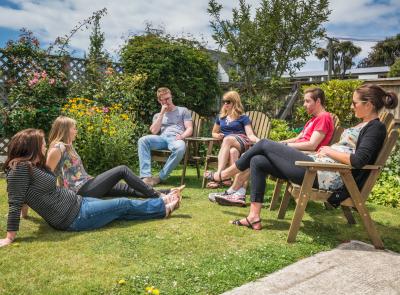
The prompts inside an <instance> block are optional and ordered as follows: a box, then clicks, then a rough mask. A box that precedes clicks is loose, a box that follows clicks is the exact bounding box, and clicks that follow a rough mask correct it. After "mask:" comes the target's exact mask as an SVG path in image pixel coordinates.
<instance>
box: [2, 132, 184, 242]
mask: <svg viewBox="0 0 400 295" xmlns="http://www.w3.org/2000/svg"><path fill="white" fill-rule="evenodd" d="M45 154H46V142H45V139H44V133H43V131H42V130H38V129H26V130H22V131H20V132H18V133H17V134H15V135H14V136H13V137H12V138H11V141H10V143H9V145H8V157H7V160H6V162H5V164H4V167H5V171H6V174H7V192H8V204H9V210H8V221H7V235H6V238H5V239H0V247H2V246H6V245H9V244H11V243H12V242H13V241H14V240H15V237H16V235H17V231H18V230H19V223H20V214H21V209H22V206H23V204H27V205H28V206H29V207H31V208H32V209H33V210H34V211H36V212H37V213H38V214H39V215H40V216H41V217H42V218H43V219H44V220H45V221H46V222H47V223H48V224H49V225H50V226H52V227H53V228H55V229H58V230H66V231H83V230H92V229H96V228H100V227H103V226H105V225H106V224H108V223H110V222H111V221H113V220H147V219H155V218H164V217H168V216H169V215H170V214H171V213H172V212H173V211H174V210H175V209H178V207H179V204H180V202H181V197H180V194H179V191H174V192H172V193H171V194H169V195H167V196H163V197H161V198H152V199H148V200H145V201H141V200H130V199H128V198H116V199H109V200H101V199H97V198H91V197H85V196H81V195H79V194H77V193H76V192H74V191H72V190H69V189H67V188H63V187H58V186H57V185H56V176H55V175H54V173H53V172H52V171H51V170H50V169H49V167H48V166H47V165H46V156H45Z"/></svg>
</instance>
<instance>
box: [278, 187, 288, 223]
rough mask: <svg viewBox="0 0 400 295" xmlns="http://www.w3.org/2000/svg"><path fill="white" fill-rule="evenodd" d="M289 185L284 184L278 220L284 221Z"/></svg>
mask: <svg viewBox="0 0 400 295" xmlns="http://www.w3.org/2000/svg"><path fill="white" fill-rule="evenodd" d="M289 186H290V184H289V183H286V188H285V194H284V195H283V198H282V201H281V205H280V206H279V212H278V219H284V218H285V215H286V210H287V207H288V206H289V202H290V193H289Z"/></svg>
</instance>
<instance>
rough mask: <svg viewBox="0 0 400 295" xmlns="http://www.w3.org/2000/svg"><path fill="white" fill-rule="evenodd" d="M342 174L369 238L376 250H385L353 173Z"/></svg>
mask: <svg viewBox="0 0 400 295" xmlns="http://www.w3.org/2000/svg"><path fill="white" fill-rule="evenodd" d="M340 174H341V176H342V179H343V182H344V184H345V186H346V188H347V190H348V192H349V193H350V197H351V198H352V199H353V202H354V204H355V206H356V208H357V210H358V213H359V214H360V217H361V220H362V222H363V224H364V227H365V229H366V231H367V233H368V236H369V238H370V239H371V241H372V244H374V246H375V248H376V249H384V245H383V242H382V240H381V237H380V235H379V233H378V231H377V229H376V227H375V224H374V222H373V221H372V218H371V216H370V215H369V212H368V209H367V207H365V202H364V201H363V200H362V197H361V193H360V191H359V190H358V187H357V184H356V182H355V181H354V178H353V175H352V174H351V171H341V172H340Z"/></svg>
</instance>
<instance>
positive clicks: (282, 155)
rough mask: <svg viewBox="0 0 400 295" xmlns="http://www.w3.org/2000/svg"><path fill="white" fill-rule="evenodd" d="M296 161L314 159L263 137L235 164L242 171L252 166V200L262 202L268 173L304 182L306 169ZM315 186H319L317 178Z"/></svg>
mask: <svg viewBox="0 0 400 295" xmlns="http://www.w3.org/2000/svg"><path fill="white" fill-rule="evenodd" d="M295 161H313V159H312V158H311V157H309V156H307V155H306V154H304V153H302V152H300V151H299V150H296V149H294V148H291V147H288V146H286V145H284V144H281V143H278V142H275V141H271V140H268V139H263V140H260V141H259V142H258V143H256V144H255V145H254V146H253V147H252V148H250V149H249V150H248V151H247V152H245V153H244V154H243V155H242V156H241V157H240V159H239V160H237V161H236V163H235V164H236V167H237V168H238V169H239V170H240V171H244V170H246V169H248V168H250V176H251V178H250V179H251V201H252V202H256V203H262V202H263V201H264V193H265V179H266V178H267V176H268V175H272V176H274V177H277V178H281V179H286V180H290V181H291V182H294V183H296V184H301V183H302V182H303V178H304V175H305V171H306V170H305V168H302V167H299V166H296V165H295V164H294V162H295ZM314 186H315V187H318V181H317V178H316V181H315V182H314Z"/></svg>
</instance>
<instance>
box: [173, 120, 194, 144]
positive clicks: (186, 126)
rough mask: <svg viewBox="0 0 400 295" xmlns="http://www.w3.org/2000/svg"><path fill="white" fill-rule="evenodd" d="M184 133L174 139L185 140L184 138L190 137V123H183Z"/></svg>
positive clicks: (191, 125) (191, 130) (191, 131)
mask: <svg viewBox="0 0 400 295" xmlns="http://www.w3.org/2000/svg"><path fill="white" fill-rule="evenodd" d="M183 124H184V125H185V131H184V132H183V133H182V134H178V135H177V136H176V139H178V140H180V139H182V140H183V139H185V138H186V137H189V136H192V134H193V122H192V121H184V122H183Z"/></svg>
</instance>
